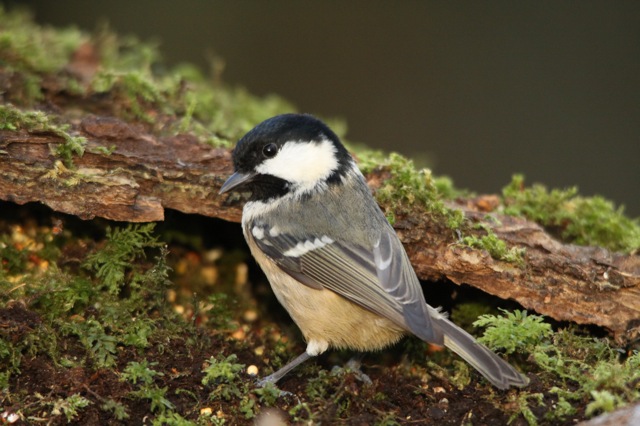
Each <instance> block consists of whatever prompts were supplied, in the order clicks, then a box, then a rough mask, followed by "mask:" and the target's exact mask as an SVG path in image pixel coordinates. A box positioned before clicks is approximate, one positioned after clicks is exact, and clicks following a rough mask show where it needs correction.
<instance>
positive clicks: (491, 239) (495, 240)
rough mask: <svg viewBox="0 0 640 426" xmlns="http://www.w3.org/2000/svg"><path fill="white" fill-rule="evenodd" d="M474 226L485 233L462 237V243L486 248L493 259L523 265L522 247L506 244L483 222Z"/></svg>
mask: <svg viewBox="0 0 640 426" xmlns="http://www.w3.org/2000/svg"><path fill="white" fill-rule="evenodd" d="M476 227H477V228H479V229H482V230H484V231H485V232H486V235H482V236H477V235H467V236H465V237H463V238H462V243H463V244H465V245H467V246H468V247H473V248H477V249H480V250H486V251H487V252H488V253H489V255H491V257H492V258H494V259H497V260H502V261H504V262H509V263H515V264H517V265H519V266H524V252H525V249H524V248H520V247H509V246H507V243H506V242H505V241H504V240H501V239H500V238H499V237H498V236H497V235H496V234H495V232H493V229H491V227H490V226H489V225H487V224H485V223H480V224H478V225H477V226H476Z"/></svg>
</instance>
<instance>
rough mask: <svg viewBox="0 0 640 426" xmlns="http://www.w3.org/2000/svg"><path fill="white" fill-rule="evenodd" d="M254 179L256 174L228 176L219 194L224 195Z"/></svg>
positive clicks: (237, 173) (236, 173) (238, 173)
mask: <svg viewBox="0 0 640 426" xmlns="http://www.w3.org/2000/svg"><path fill="white" fill-rule="evenodd" d="M254 177H256V173H240V172H235V173H234V174H232V175H231V176H229V178H228V179H227V180H226V182H225V183H224V184H222V188H220V192H219V194H224V193H225V192H228V191H231V190H232V189H233V188H237V187H238V186H240V185H242V184H245V183H247V182H250V181H251V180H252V179H253V178H254Z"/></svg>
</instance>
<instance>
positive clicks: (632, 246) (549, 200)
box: [502, 175, 640, 253]
mask: <svg viewBox="0 0 640 426" xmlns="http://www.w3.org/2000/svg"><path fill="white" fill-rule="evenodd" d="M502 194H503V199H504V211H505V213H507V214H510V215H517V216H524V217H526V218H528V219H531V220H533V221H536V222H538V223H540V224H541V225H543V226H545V227H548V228H551V229H552V230H554V229H557V230H559V233H560V235H561V237H562V238H564V239H565V240H567V241H569V242H572V243H575V244H580V245H593V246H601V247H606V248H609V249H611V250H614V251H622V252H627V253H629V252H634V251H637V250H638V249H639V248H640V222H639V221H638V219H635V220H634V219H630V218H628V217H626V216H625V215H624V208H623V207H619V208H616V207H615V206H614V204H613V203H612V202H611V201H608V200H605V199H604V198H602V197H598V196H595V197H581V196H579V195H578V190H577V188H575V187H572V188H568V189H564V190H559V189H553V190H551V191H549V190H547V189H546V188H545V187H544V186H542V185H539V184H535V185H533V186H531V187H529V188H526V187H525V186H524V177H523V176H522V175H515V176H514V177H513V179H512V180H511V183H510V184H509V185H507V186H506V187H505V188H504V189H503V190H502Z"/></svg>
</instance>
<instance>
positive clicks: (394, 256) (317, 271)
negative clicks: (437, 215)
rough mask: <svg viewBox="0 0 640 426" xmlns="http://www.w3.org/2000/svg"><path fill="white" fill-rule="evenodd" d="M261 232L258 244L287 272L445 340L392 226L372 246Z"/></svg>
mask: <svg viewBox="0 0 640 426" xmlns="http://www.w3.org/2000/svg"><path fill="white" fill-rule="evenodd" d="M263 231H264V232H259V233H258V234H259V236H260V237H261V238H255V242H256V244H257V245H258V246H259V247H260V249H261V250H263V251H264V253H265V254H266V255H267V256H268V257H269V258H271V259H272V260H273V261H274V262H275V263H276V264H277V265H278V266H279V267H280V268H281V269H282V270H283V271H285V272H286V273H287V274H289V275H290V276H292V277H293V278H295V279H297V280H298V281H300V282H301V283H302V284H304V285H307V286H309V287H312V288H315V289H322V288H327V289H329V290H331V291H334V292H336V293H338V294H340V295H341V296H343V297H345V298H347V299H349V300H350V301H352V302H354V303H356V304H358V305H360V306H362V307H363V308H365V309H368V310H370V311H372V312H375V313H376V314H378V315H381V316H383V317H385V318H387V319H389V320H391V321H393V322H394V323H396V324H397V325H399V326H400V327H403V328H405V329H407V330H410V331H411V332H412V333H414V334H415V335H417V336H418V337H420V338H422V339H424V340H427V341H430V342H434V343H439V344H442V343H443V337H442V334H441V333H440V331H439V329H435V328H434V327H433V324H432V320H431V317H430V315H429V312H428V307H427V304H426V302H425V300H424V296H423V294H422V289H421V287H420V283H419V281H418V279H417V277H416V275H415V272H414V271H413V268H412V267H411V264H410V262H409V259H408V257H407V254H406V252H405V250H404V248H403V247H402V244H401V243H400V240H399V239H398V237H397V235H396V234H395V231H394V230H393V228H391V226H388V227H385V228H384V229H383V230H382V232H381V235H380V239H379V240H378V242H377V244H375V245H374V246H373V247H371V248H370V249H369V248H367V247H364V246H362V245H355V244H351V243H349V242H345V241H341V240H337V241H334V240H333V239H331V238H328V237H326V236H323V235H306V236H305V239H304V240H303V239H300V238H296V237H294V236H292V235H289V234H282V233H278V234H277V235H275V236H274V235H272V233H271V232H268V230H267V229H264V230H263Z"/></svg>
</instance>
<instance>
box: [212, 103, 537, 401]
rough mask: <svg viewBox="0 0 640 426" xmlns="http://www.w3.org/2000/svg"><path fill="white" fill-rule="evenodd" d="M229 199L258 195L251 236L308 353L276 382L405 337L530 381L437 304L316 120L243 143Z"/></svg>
mask: <svg viewBox="0 0 640 426" xmlns="http://www.w3.org/2000/svg"><path fill="white" fill-rule="evenodd" d="M232 161H233V166H234V173H233V174H231V175H230V176H229V177H228V179H227V180H226V181H225V182H224V183H223V185H222V186H221V188H220V194H224V193H227V192H230V191H235V192H240V193H246V194H248V199H247V201H246V203H245V205H244V207H243V210H242V231H243V234H244V237H245V239H246V241H247V244H248V246H249V249H250V251H251V254H252V256H253V257H254V258H255V260H256V262H257V264H258V265H259V266H260V267H261V269H262V271H263V272H264V274H265V275H266V277H267V279H268V281H269V283H270V285H271V288H272V290H273V292H274V293H275V296H276V298H277V299H278V301H279V302H280V304H281V305H282V306H283V307H284V308H285V309H286V310H287V312H288V313H289V315H290V316H291V318H292V319H293V321H294V322H295V323H296V325H297V326H298V327H299V329H300V331H301V332H302V334H303V336H304V338H305V340H306V349H305V351H304V352H303V353H302V354H300V355H299V356H298V357H296V358H294V359H293V360H292V361H290V362H289V363H288V364H286V365H285V366H283V367H282V368H280V369H279V370H277V371H276V372H274V373H273V374H271V375H269V376H267V377H265V378H264V379H263V380H262V381H261V383H262V384H266V383H269V382H271V383H276V382H277V381H278V380H280V379H281V378H282V377H284V376H285V375H286V374H287V373H289V372H290V371H291V370H293V369H294V368H296V367H297V366H298V365H300V364H302V363H303V362H304V361H306V360H308V359H310V358H312V357H314V356H317V355H320V354H322V353H323V352H325V351H327V350H328V349H330V348H331V349H350V350H354V351H360V352H366V351H375V350H380V349H383V348H385V347H387V346H390V345H392V344H394V343H396V342H397V341H398V340H400V339H401V338H402V337H403V336H405V335H415V336H416V337H418V338H419V339H421V340H423V341H425V342H429V343H433V344H436V345H439V346H446V347H448V348H449V349H451V350H452V351H453V352H455V353H457V354H458V355H459V356H460V357H462V358H463V359H464V360H465V361H467V362H468V363H469V364H470V365H472V366H473V367H474V368H475V369H476V370H477V371H478V372H479V373H480V374H482V375H483V376H484V377H485V378H486V379H487V380H488V381H489V382H490V383H492V384H493V385H494V386H495V387H497V388H499V389H507V388H509V387H511V386H517V387H522V386H525V385H526V384H527V383H528V378H527V377H526V376H525V375H523V374H521V373H519V372H518V371H517V370H516V369H515V368H514V367H513V366H511V365H510V364H509V363H507V362H506V361H505V360H503V359H502V358H500V357H499V356H498V355H497V354H495V353H494V352H492V351H491V350H489V349H488V348H487V347H486V346H484V345H482V344H480V343H479V342H478V341H477V340H476V339H475V338H474V337H473V336H471V335H470V334H469V333H467V332H466V331H464V330H463V329H461V328H460V327H458V326H456V325H455V324H453V323H452V322H451V321H450V320H449V319H448V318H447V316H446V314H445V313H442V312H440V310H439V309H436V308H433V307H431V306H430V305H428V304H427V303H426V301H425V297H424V294H423V291H422V287H421V285H420V282H419V280H418V277H417V275H416V273H415V271H414V269H413V267H412V266H411V263H410V261H409V257H408V256H407V253H406V251H405V249H404V247H403V245H402V243H401V241H400V239H399V238H398V236H397V234H396V233H395V231H394V229H393V227H392V226H391V225H390V223H389V222H388V221H387V219H386V217H385V215H384V214H383V212H382V210H381V209H380V207H379V206H378V204H377V203H376V201H375V198H374V197H373V195H372V193H371V190H370V189H369V187H368V185H367V183H366V180H365V178H364V176H363V174H362V173H361V171H360V169H359V168H358V166H357V164H356V162H355V160H354V158H353V157H352V156H351V154H350V153H349V151H348V150H347V149H346V148H345V146H344V145H343V144H342V142H341V141H340V139H339V138H338V136H337V135H336V134H335V133H334V132H333V131H332V130H331V129H330V128H329V127H328V126H327V125H326V124H325V123H324V122H323V121H321V120H320V119H318V118H316V117H315V116H313V115H310V114H297V113H288V114H282V115H277V116H275V117H272V118H269V119H267V120H265V121H263V122H261V123H260V124H258V125H257V126H255V127H254V128H253V129H252V130H250V131H249V132H248V133H246V134H245V135H244V136H243V137H241V138H240V140H239V141H238V143H237V144H236V146H235V148H234V149H233V152H232Z"/></svg>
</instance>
